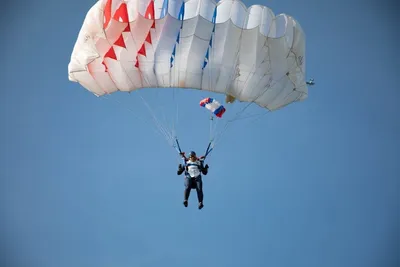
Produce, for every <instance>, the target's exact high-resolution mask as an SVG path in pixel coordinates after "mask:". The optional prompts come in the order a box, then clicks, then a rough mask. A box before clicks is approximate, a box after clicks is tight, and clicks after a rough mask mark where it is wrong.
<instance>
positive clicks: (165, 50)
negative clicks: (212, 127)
mask: <svg viewBox="0 0 400 267" xmlns="http://www.w3.org/2000/svg"><path fill="white" fill-rule="evenodd" d="M68 73H69V79H70V80H71V81H75V82H79V83H80V84H81V85H82V86H83V87H85V88H86V89H87V90H89V91H90V92H92V93H94V94H95V95H97V96H102V95H104V94H110V93H113V92H116V91H125V92H130V91H132V90H136V89H139V88H146V87H153V88H154V87H174V88H176V87H178V88H190V89H199V90H205V91H210V92H215V93H220V94H223V95H225V96H226V102H228V103H232V102H234V101H235V100H239V101H243V102H254V103H257V104H258V105H259V106H261V107H264V108H267V109H269V110H275V109H278V108H281V107H284V106H286V105H288V104H290V103H293V102H295V101H298V100H303V99H305V98H306V97H307V92H308V91H307V90H308V89H307V84H306V82H305V36H304V33H303V30H302V28H301V26H300V25H299V23H298V22H297V21H296V20H295V19H294V18H292V17H291V16H288V15H285V14H281V15H278V16H275V15H274V13H273V12H272V10H271V9H269V8H268V7H266V6H261V5H254V6H251V7H249V8H247V7H246V6H245V5H244V4H243V3H242V2H241V1H238V0H222V1H219V2H218V3H216V2H214V1H212V0H184V1H183V0H99V1H98V2H97V3H96V4H94V6H92V8H91V9H90V10H89V11H88V13H87V15H86V18H85V20H84V22H83V25H82V28H81V30H80V32H79V36H78V38H77V41H76V44H75V46H74V49H73V52H72V55H71V61H70V63H69V65H68Z"/></svg>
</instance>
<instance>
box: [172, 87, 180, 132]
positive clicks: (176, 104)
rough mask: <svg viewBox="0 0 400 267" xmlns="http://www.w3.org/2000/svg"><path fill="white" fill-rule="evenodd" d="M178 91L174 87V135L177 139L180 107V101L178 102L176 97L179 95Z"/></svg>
mask: <svg viewBox="0 0 400 267" xmlns="http://www.w3.org/2000/svg"><path fill="white" fill-rule="evenodd" d="M177 92H178V90H177V89H176V88H175V87H174V89H173V91H172V99H173V102H174V104H175V120H173V122H172V134H173V136H174V137H175V138H177V131H176V128H177V125H178V122H179V105H178V101H177V100H176V95H177Z"/></svg>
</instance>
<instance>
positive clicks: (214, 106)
mask: <svg viewBox="0 0 400 267" xmlns="http://www.w3.org/2000/svg"><path fill="white" fill-rule="evenodd" d="M200 106H202V107H205V108H206V109H208V110H210V111H211V112H212V113H214V115H215V116H217V117H218V118H221V117H222V115H223V114H224V113H225V111H226V109H225V107H224V106H223V105H221V104H220V103H219V102H218V101H217V100H215V99H213V98H211V97H207V98H204V99H203V100H201V101H200Z"/></svg>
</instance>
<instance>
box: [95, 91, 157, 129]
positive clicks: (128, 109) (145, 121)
mask: <svg viewBox="0 0 400 267" xmlns="http://www.w3.org/2000/svg"><path fill="white" fill-rule="evenodd" d="M102 98H104V99H107V100H112V101H114V102H115V103H117V104H118V106H119V107H121V106H123V105H122V102H120V101H118V100H116V99H112V98H109V97H107V96H106V95H104V96H102V97H101V98H100V99H102ZM125 109H126V110H127V111H129V112H130V113H132V114H133V116H134V117H136V118H137V119H139V120H141V121H142V122H144V123H145V124H147V125H148V126H149V127H150V129H152V128H153V125H151V124H150V123H149V122H148V121H147V120H145V119H144V118H142V117H140V116H138V115H137V113H136V112H135V111H134V110H133V109H131V108H128V107H125ZM152 130H153V132H154V133H156V134H159V135H161V134H162V133H161V131H159V130H154V129H152Z"/></svg>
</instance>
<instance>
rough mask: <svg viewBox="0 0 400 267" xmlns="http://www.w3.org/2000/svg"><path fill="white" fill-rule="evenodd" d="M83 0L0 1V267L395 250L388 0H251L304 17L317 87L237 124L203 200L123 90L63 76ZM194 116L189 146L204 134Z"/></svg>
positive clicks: (358, 260)
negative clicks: (88, 86)
mask: <svg viewBox="0 0 400 267" xmlns="http://www.w3.org/2000/svg"><path fill="white" fill-rule="evenodd" d="M393 2H394V1H393ZM93 3H94V1H86V0H85V1H84V0H69V1H49V0H38V1H23V2H22V1H14V2H12V3H11V2H8V3H7V4H5V6H3V7H4V8H3V12H4V13H3V15H2V16H1V25H2V26H1V28H0V29H1V34H2V49H1V50H2V51H1V52H2V54H3V55H2V71H1V80H2V86H1V90H0V122H1V131H0V140H1V141H0V142H1V152H0V178H1V179H0V212H1V213H0V214H1V219H0V252H1V253H0V265H1V266H8V267H22V266H29V267H71V266H74V267H111V266H112V267H159V266H164V267H181V266H192V267H199V266H201V267H205V266H207V267H225V266H226V267H234V266H235V267H236V266H237V267H242V266H249V267H265V266H274V267H292V266H296V267H305V266H307V267H321V266H324V267H339V266H340V267H358V266H360V267H361V266H362V267H383V266H385V267H395V266H399V265H400V259H399V257H400V256H399V255H400V254H399V251H400V247H399V246H400V241H399V239H400V231H399V225H400V220H399V211H400V200H399V199H400V196H399V190H400V182H399V180H400V175H399V172H400V164H399V158H400V153H399V151H400V144H399V142H400V140H399V136H400V120H399V118H398V115H399V111H398V105H399V99H400V91H399V84H400V81H399V77H400V75H399V73H398V70H399V69H400V65H399V57H398V49H396V46H397V44H398V42H399V39H398V36H397V35H396V33H397V32H398V29H397V28H396V25H397V23H396V22H397V18H396V15H397V14H396V9H397V10H398V4H397V5H396V4H391V3H392V2H388V1H386V2H385V1H381V2H380V3H378V1H367V0H353V1H344V0H338V1H316V0H315V1H313V0H303V1H275V0H274V1H265V2H260V1H258V2H255V1H246V2H245V3H246V4H247V5H251V4H254V3H262V4H265V5H267V6H270V7H271V8H272V9H273V10H274V11H275V12H276V13H281V12H285V13H288V14H290V15H292V16H294V17H295V18H296V19H298V21H299V22H300V23H301V25H302V27H303V29H304V31H305V33H306V35H307V70H308V75H309V77H315V79H316V82H317V86H316V87H314V88H311V89H310V94H309V98H308V99H307V100H306V101H305V102H303V103H299V104H295V105H291V106H289V107H287V108H285V109H283V110H280V111H278V112H276V113H270V114H269V115H267V116H264V117H262V118H261V119H259V120H257V121H256V122H254V123H248V122H243V123H236V124H234V125H233V127H232V128H231V129H230V131H229V132H227V134H226V135H225V136H224V139H223V140H222V141H221V142H220V143H219V144H218V146H217V147H216V149H215V151H214V152H213V154H212V156H211V157H210V158H209V160H208V163H209V165H210V172H209V175H208V176H206V177H205V178H204V187H205V188H204V190H205V207H204V209H203V210H201V211H199V210H198V209H197V207H196V205H195V204H196V201H195V200H196V198H195V197H196V195H195V192H194V191H193V193H192V196H191V202H190V206H189V207H188V208H186V209H185V208H184V207H183V205H182V196H183V177H179V176H177V175H176V167H177V166H176V165H177V159H176V155H175V154H174V153H175V152H174V150H173V149H172V148H170V147H169V146H168V145H166V143H165V141H164V140H163V139H162V138H160V137H159V136H157V135H155V134H154V133H153V132H152V131H151V129H150V128H149V127H148V126H145V125H144V124H142V123H141V122H140V121H139V120H137V119H136V118H135V117H134V116H133V115H132V113H131V112H128V111H127V110H126V109H125V107H129V105H130V104H132V103H136V100H135V97H134V96H133V95H131V96H128V97H122V96H120V98H118V99H119V100H121V101H122V100H124V102H123V105H122V106H121V107H120V106H119V105H117V104H116V102H114V101H112V100H110V101H107V100H101V99H99V98H96V97H95V96H93V95H91V94H90V93H88V92H87V91H85V90H84V89H83V88H82V87H81V86H79V85H78V84H76V83H72V82H70V81H68V77H67V76H68V75H67V64H68V62H69V58H70V54H71V51H72V48H73V45H74V43H75V40H76V36H77V34H78V31H79V29H80V27H81V24H82V22H83V19H84V16H85V14H86V12H87V10H88V9H89V8H90V6H91V5H93ZM125 100H126V101H125ZM196 101H197V100H196ZM196 105H197V104H196ZM136 110H138V111H139V113H140V112H141V111H140V109H136ZM143 112H144V110H143ZM139 115H142V114H139ZM184 123H185V122H182V121H181V122H180V125H181V126H182V125H185V124H184ZM189 125H190V124H189ZM190 126H191V127H190V128H187V129H186V130H185V129H182V128H181V129H182V133H184V137H182V138H183V140H182V145H183V147H184V149H185V150H186V151H188V150H190V149H195V150H198V151H199V150H202V149H205V146H206V142H207V131H206V130H205V129H204V128H202V127H198V129H197V130H198V131H195V130H196V128H195V127H193V126H192V125H190ZM198 139H199V140H200V141H201V142H200V141H196V140H198Z"/></svg>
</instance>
